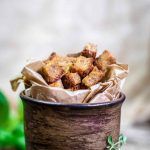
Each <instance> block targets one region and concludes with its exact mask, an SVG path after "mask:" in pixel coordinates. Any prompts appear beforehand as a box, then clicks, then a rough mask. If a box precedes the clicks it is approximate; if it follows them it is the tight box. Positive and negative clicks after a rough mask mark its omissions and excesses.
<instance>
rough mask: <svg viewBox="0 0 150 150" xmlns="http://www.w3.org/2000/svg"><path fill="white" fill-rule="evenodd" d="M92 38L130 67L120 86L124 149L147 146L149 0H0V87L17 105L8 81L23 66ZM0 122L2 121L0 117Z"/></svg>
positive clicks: (149, 131)
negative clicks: (123, 100) (121, 90)
mask: <svg viewBox="0 0 150 150" xmlns="http://www.w3.org/2000/svg"><path fill="white" fill-rule="evenodd" d="M88 42H93V43H95V44H97V45H98V49H99V52H102V51H103V50H104V49H109V50H110V51H111V52H112V53H113V54H114V55H115V56H116V57H117V59H118V61H119V62H122V63H127V64H129V66H130V74H129V76H128V78H127V80H126V84H125V86H124V92H125V94H126V96H127V100H126V102H125V103H124V105H123V108H122V126H121V132H122V133H123V134H124V135H126V136H127V137H128V142H127V144H126V146H125V147H124V149H125V150H137V149H138V150H149V147H150V1H149V0H142V1H141V0H136V1H133V0H122V1H120V0H111V1H110V0H86V1H85V0H13V1H12V0H0V89H1V91H2V92H3V93H4V94H5V95H6V96H7V98H8V99H9V101H10V106H11V108H12V109H16V108H17V103H18V97H19V96H18V94H19V92H20V91H21V90H22V89H23V86H22V87H20V88H19V90H18V92H16V93H14V92H12V90H11V87H10V84H9V80H10V79H12V78H14V77H16V76H18V75H20V71H21V69H22V68H23V66H24V65H25V64H27V63H29V62H31V61H33V60H38V59H42V58H45V57H47V56H48V55H49V54H50V53H51V52H52V51H56V52H58V53H60V54H66V53H74V52H78V51H81V50H82V48H83V46H84V45H85V44H86V43H88ZM1 123H2V122H1Z"/></svg>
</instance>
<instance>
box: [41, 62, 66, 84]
mask: <svg viewBox="0 0 150 150" xmlns="http://www.w3.org/2000/svg"><path fill="white" fill-rule="evenodd" d="M63 74H64V70H63V69H62V68H61V67H60V66H58V64H54V63H51V62H49V63H48V64H46V65H44V66H43V68H42V75H43V77H44V78H45V80H46V81H47V82H48V83H53V82H56V81H57V80H59V79H60V78H61V77H62V76H63Z"/></svg>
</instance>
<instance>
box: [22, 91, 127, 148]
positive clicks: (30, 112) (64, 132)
mask: <svg viewBox="0 0 150 150" xmlns="http://www.w3.org/2000/svg"><path fill="white" fill-rule="evenodd" d="M20 97H21V99H22V101H23V105H24V120H25V137H26V149H27V150H104V149H105V148H106V145H107V142H106V140H107V137H108V136H109V135H111V136H112V137H113V139H118V137H119V133H120V116H121V106H122V103H123V101H124V100H125V95H124V94H123V93H121V94H120V98H119V99H117V100H113V101H111V102H105V103H95V104H62V103H52V102H48V101H42V100H36V99H33V98H30V97H27V96H25V95H24V92H22V93H21V94H20Z"/></svg>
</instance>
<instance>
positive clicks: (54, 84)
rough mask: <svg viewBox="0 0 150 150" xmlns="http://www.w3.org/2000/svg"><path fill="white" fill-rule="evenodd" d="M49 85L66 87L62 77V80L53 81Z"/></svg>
mask: <svg viewBox="0 0 150 150" xmlns="http://www.w3.org/2000/svg"><path fill="white" fill-rule="evenodd" d="M49 86H51V87H59V88H64V86H63V84H62V81H61V79H60V80H57V81H56V82H53V83H51V84H49Z"/></svg>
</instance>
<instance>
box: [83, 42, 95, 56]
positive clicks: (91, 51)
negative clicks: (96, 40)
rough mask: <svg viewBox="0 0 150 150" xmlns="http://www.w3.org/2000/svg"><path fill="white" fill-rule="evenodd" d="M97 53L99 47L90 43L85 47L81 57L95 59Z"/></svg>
mask: <svg viewBox="0 0 150 150" xmlns="http://www.w3.org/2000/svg"><path fill="white" fill-rule="evenodd" d="M96 53H97V46H96V45H94V44H92V43H88V44H87V45H86V46H85V47H84V49H83V51H82V52H81V55H82V56H85V57H87V58H90V57H92V58H94V59H95V57H96Z"/></svg>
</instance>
